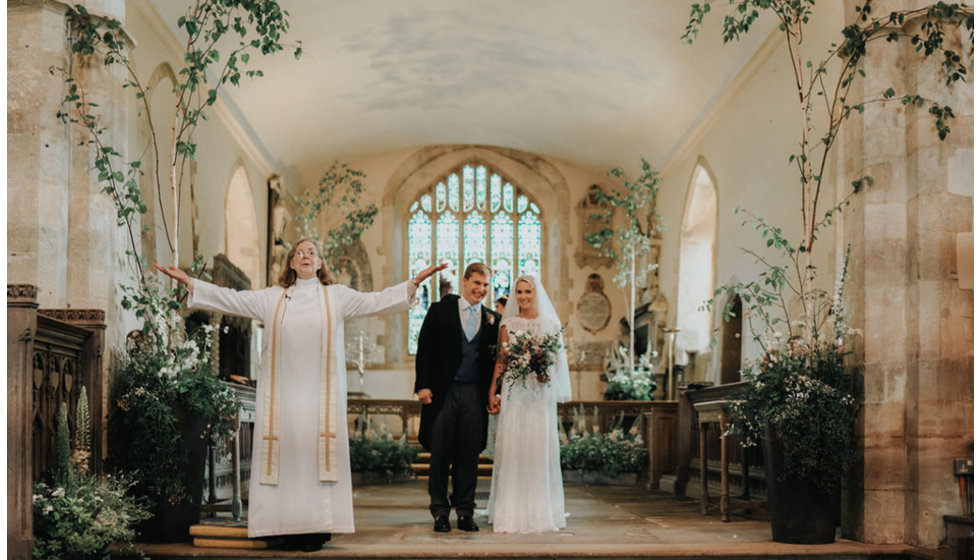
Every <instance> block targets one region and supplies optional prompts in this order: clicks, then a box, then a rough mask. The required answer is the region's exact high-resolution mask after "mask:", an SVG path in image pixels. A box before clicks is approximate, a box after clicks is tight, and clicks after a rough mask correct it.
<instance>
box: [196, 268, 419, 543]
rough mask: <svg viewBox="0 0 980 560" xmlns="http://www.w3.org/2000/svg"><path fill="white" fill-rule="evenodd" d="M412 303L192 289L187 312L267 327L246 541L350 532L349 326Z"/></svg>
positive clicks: (319, 292) (340, 291)
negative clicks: (203, 311)
mask: <svg viewBox="0 0 980 560" xmlns="http://www.w3.org/2000/svg"><path fill="white" fill-rule="evenodd" d="M324 294H326V295H327V299H326V300H325V301H326V305H324ZM414 296H415V285H414V284H412V283H411V282H405V283H402V284H399V285H397V286H393V287H391V288H388V289H386V290H384V291H381V292H373V293H362V292H358V291H355V290H352V289H350V288H348V287H346V286H341V285H331V286H326V287H324V286H322V285H321V284H320V283H319V281H317V280H316V279H315V278H310V279H307V280H297V282H296V284H294V285H293V286H292V287H290V288H288V289H285V290H284V289H283V288H282V287H280V286H273V287H270V288H266V289H263V290H254V291H241V292H238V291H235V290H231V289H228V288H220V287H217V286H215V285H213V284H209V283H207V282H203V281H201V280H195V281H194V293H193V294H192V296H191V298H190V301H189V305H190V306H191V307H195V308H199V309H209V310H213V311H219V312H221V313H228V314H232V315H240V316H243V317H249V318H252V319H255V320H258V321H262V322H263V323H264V324H265V331H264V333H263V335H264V336H263V348H262V374H261V376H260V378H259V380H258V386H257V388H256V424H255V432H254V437H253V441H252V472H251V478H250V480H249V488H248V498H249V499H248V536H249V537H250V538H253V537H263V536H270V535H289V534H299V533H353V532H354V508H353V495H352V491H351V476H350V450H349V448H348V439H347V366H346V358H345V356H344V320H345V319H350V318H353V317H362V316H366V315H379V314H383V313H393V312H397V311H403V310H406V309H408V308H409V307H410V305H411V304H412V303H413V300H414ZM324 328H327V329H328V331H327V333H324ZM324 337H327V339H328V347H329V351H325V350H326V349H325V348H324V345H323V340H324ZM327 356H328V357H329V358H328V359H329V363H323V362H324V360H325V359H326V357H327ZM328 373H329V375H327V374H328ZM270 407H271V408H272V410H270ZM324 409H326V414H328V415H329V416H328V418H327V419H326V421H325V420H324V417H323V415H324ZM325 426H326V430H325V429H324V428H325ZM331 442H332V443H333V445H330V444H331ZM325 461H327V462H326V463H325ZM325 469H328V470H329V472H325Z"/></svg>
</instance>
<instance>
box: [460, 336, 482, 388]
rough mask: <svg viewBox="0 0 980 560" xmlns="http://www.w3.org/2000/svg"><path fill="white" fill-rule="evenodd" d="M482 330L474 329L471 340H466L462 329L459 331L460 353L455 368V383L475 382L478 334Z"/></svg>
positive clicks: (478, 349)
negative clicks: (457, 365)
mask: <svg viewBox="0 0 980 560" xmlns="http://www.w3.org/2000/svg"><path fill="white" fill-rule="evenodd" d="M482 330H483V329H480V330H478V331H476V334H475V335H474V336H473V340H466V333H465V332H463V331H462V329H461V330H460V332H459V337H460V342H459V349H460V352H461V354H460V360H459V367H458V368H456V377H455V380H456V382H457V383H476V376H477V370H478V365H479V364H478V360H479V359H480V335H481V334H483V333H481V332H480V331H482Z"/></svg>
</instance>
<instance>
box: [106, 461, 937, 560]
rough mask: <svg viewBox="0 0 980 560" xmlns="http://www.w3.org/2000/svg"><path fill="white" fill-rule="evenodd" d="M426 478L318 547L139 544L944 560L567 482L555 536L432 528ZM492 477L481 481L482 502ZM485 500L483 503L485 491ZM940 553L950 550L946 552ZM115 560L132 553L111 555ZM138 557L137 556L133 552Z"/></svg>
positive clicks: (384, 491) (158, 555) (171, 548)
mask: <svg viewBox="0 0 980 560" xmlns="http://www.w3.org/2000/svg"><path fill="white" fill-rule="evenodd" d="M425 484H426V482H425V480H424V479H420V480H415V481H411V482H404V483H396V484H388V485H372V486H364V487H357V488H355V489H354V517H355V526H356V529H357V532H355V533H353V534H346V535H335V536H334V538H333V539H332V540H331V542H329V543H327V544H326V545H325V546H324V548H323V549H322V550H320V551H318V552H290V551H276V550H237V549H232V548H196V547H194V546H193V545H192V544H191V543H190V542H187V543H177V544H157V545H142V546H140V548H141V549H142V550H143V551H144V552H145V553H146V554H147V555H149V556H150V557H151V558H154V559H155V560H157V559H159V560H168V559H178V558H197V559H205V560H218V559H221V560H230V559H237V558H481V559H494V558H555V559H557V558H688V557H691V558H694V557H697V558H705V557H708V558H769V559H773V558H777V557H785V556H790V555H792V556H813V557H820V558H821V559H824V560H828V559H845V558H846V559H855V558H882V559H886V558H887V559H897V558H945V557H944V556H942V555H941V554H940V555H936V554H935V551H932V555H926V552H927V551H921V550H917V549H913V548H911V547H909V546H906V545H870V544H863V543H857V542H853V541H848V540H842V539H839V540H838V541H837V542H836V543H834V544H829V545H820V546H804V545H788V544H780V543H775V542H772V539H771V534H770V530H769V523H768V522H767V521H760V520H752V519H748V518H744V517H739V516H733V518H732V520H731V521H730V522H728V523H724V522H722V520H721V517H720V515H719V514H718V510H717V504H715V505H714V507H713V508H712V511H711V512H710V513H709V515H707V516H702V515H701V514H700V504H699V502H698V501H697V500H693V499H683V500H678V499H675V498H674V497H673V496H672V495H669V494H667V493H664V492H660V491H657V490H647V489H645V488H644V487H642V486H593V485H584V484H577V483H575V484H566V485H565V507H566V510H567V511H568V512H569V515H568V525H567V527H566V528H565V529H564V530H562V531H560V532H558V533H547V534H533V535H508V534H495V533H494V532H493V531H492V527H490V526H488V525H487V523H486V516H485V515H484V516H481V515H479V514H478V515H477V516H476V521H477V523H478V524H479V525H480V531H479V532H478V533H465V532H463V531H458V530H455V529H454V530H453V531H452V532H450V533H435V532H433V530H432V520H431V518H430V517H429V513H428V509H427V504H428V496H427V495H426V490H425V488H426V487H425ZM487 490H489V481H481V482H480V487H479V488H478V501H477V508H478V509H479V508H480V507H485V505H486V498H485V492H486V491H487ZM481 495H482V496H484V497H483V499H482V500H481V499H479V498H480V496H481ZM939 552H940V553H942V552H944V551H942V550H940V551H939ZM112 557H113V558H128V556H125V555H121V554H119V553H114V554H113V555H112ZM134 557H135V556H134Z"/></svg>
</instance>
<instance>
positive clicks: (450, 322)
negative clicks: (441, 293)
mask: <svg viewBox="0 0 980 560" xmlns="http://www.w3.org/2000/svg"><path fill="white" fill-rule="evenodd" d="M480 309H481V313H480V331H479V332H478V333H477V336H478V337H480V341H479V345H480V356H479V358H478V359H477V364H478V365H477V367H478V371H477V372H476V383H477V386H478V387H479V390H480V395H481V400H482V404H483V425H482V426H479V427H478V429H479V432H476V433H478V434H482V435H481V436H477V437H482V438H483V439H482V443H481V444H480V448H481V449H482V448H484V447H486V444H487V412H486V406H487V400H488V399H487V397H488V393H489V391H490V379H491V376H492V375H493V365H494V361H495V360H496V352H495V347H496V345H497V332H498V330H499V327H500V315H499V314H497V313H496V312H494V311H491V310H490V309H489V308H487V307H486V306H484V305H481V306H480ZM462 337H463V326H462V325H461V324H460V322H459V296H458V295H454V294H453V295H447V296H446V297H444V298H442V299H441V300H439V301H438V302H437V303H435V304H433V305H432V307H430V308H429V312H428V313H426V315H425V320H424V321H423V322H422V329H421V330H420V331H419V344H418V351H417V352H416V354H415V392H419V391H421V390H422V389H429V390H431V391H432V404H428V405H423V406H422V418H421V420H420V422H419V443H421V444H422V447H424V448H425V449H426V450H431V448H430V446H429V443H430V437H429V434H430V431H431V428H432V422H433V421H434V420H435V418H436V416H437V415H438V414H439V409H440V408H441V407H442V403H443V401H444V399H445V397H446V390H447V389H448V387H449V385H450V383H452V381H453V378H454V377H455V375H456V369H457V368H458V367H459V363H460V360H461V359H462V349H461V347H460V343H461V341H462Z"/></svg>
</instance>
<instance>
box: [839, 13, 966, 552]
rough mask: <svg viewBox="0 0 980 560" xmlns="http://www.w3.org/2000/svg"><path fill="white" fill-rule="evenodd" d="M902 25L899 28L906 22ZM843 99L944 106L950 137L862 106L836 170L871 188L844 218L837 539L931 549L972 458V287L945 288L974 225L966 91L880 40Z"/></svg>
mask: <svg viewBox="0 0 980 560" xmlns="http://www.w3.org/2000/svg"><path fill="white" fill-rule="evenodd" d="M916 24H917V23H916V22H910V23H908V25H916ZM880 43H881V44H880V45H875V46H874V47H873V50H871V51H870V52H869V55H870V56H869V58H868V59H867V61H866V68H867V70H868V79H867V80H864V81H862V82H860V83H859V84H857V86H858V87H860V88H862V90H863V91H855V92H852V95H854V97H855V98H864V99H867V98H871V97H875V96H876V95H880V92H881V91H883V90H884V89H886V88H887V87H895V88H896V90H898V89H899V88H905V89H906V91H908V92H909V93H913V94H914V93H918V94H920V95H922V96H924V97H928V98H931V99H936V100H937V101H940V102H941V103H943V104H949V105H950V106H952V107H953V108H954V110H955V111H956V113H957V119H956V121H955V122H954V123H953V130H952V134H951V135H950V136H949V137H947V139H946V140H945V141H944V142H940V141H939V139H938V138H937V136H936V130H935V128H934V125H933V120H934V119H933V118H932V117H931V116H930V115H929V114H928V113H927V112H926V111H924V110H917V111H908V112H907V111H905V110H904V108H903V107H902V106H901V105H899V104H897V103H891V104H887V105H876V106H871V107H869V109H868V111H866V112H865V113H864V115H863V116H859V117H857V118H855V119H853V120H852V122H851V123H850V124H849V125H848V127H847V130H846V137H845V138H844V141H845V143H846V144H845V149H844V151H845V152H846V154H847V156H846V161H845V170H844V171H845V174H846V175H847V177H848V179H849V180H850V179H853V178H856V177H859V176H863V175H871V176H873V177H874V178H875V182H874V185H873V186H872V187H871V188H870V189H868V190H867V192H865V193H864V194H863V195H862V196H860V197H858V198H857V199H856V203H855V204H854V205H852V208H851V209H850V210H849V211H847V212H846V213H845V218H844V227H845V238H846V239H847V241H848V242H849V243H851V246H852V266H851V276H850V279H849V287H848V290H849V292H848V297H849V300H850V305H849V307H850V309H852V310H853V316H852V323H853V325H854V326H855V327H857V328H859V329H861V330H862V331H863V332H864V337H863V339H860V340H859V341H858V342H857V344H856V346H855V354H854V356H853V358H854V362H855V363H856V364H863V366H861V367H859V368H858V374H859V385H860V387H861V389H862V391H863V395H862V398H863V402H864V406H863V409H862V411H861V415H860V419H859V427H858V434H859V442H860V446H859V447H860V449H861V457H860V462H859V464H858V465H857V467H856V468H855V470H854V473H853V476H852V478H851V480H850V481H849V483H848V488H847V491H846V492H845V512H844V520H843V523H844V534H845V535H846V536H851V537H853V538H856V539H858V540H861V541H865V542H875V543H886V542H888V543H895V542H906V543H910V544H915V545H921V546H928V547H935V546H937V545H938V544H939V542H940V540H941V539H942V537H943V531H944V529H943V519H942V516H943V515H944V514H957V513H960V512H959V509H960V505H959V504H960V502H959V495H958V487H957V482H956V478H955V477H954V476H953V473H952V462H953V459H955V458H957V457H967V456H972V443H973V430H972V421H973V420H972V418H973V404H972V401H973V383H972V379H973V377H972V369H973V329H972V320H973V316H972V311H971V310H972V308H973V292H972V290H961V289H959V287H958V286H957V281H956V272H957V264H956V260H955V236H956V233H957V232H961V231H971V230H972V220H973V211H972V207H973V201H972V187H968V185H972V165H964V164H963V163H962V162H963V160H966V161H970V160H972V146H973V138H972V133H971V131H972V129H973V115H972V113H973V109H972V86H971V87H962V88H957V89H956V91H955V92H954V91H953V90H951V89H949V88H947V87H945V86H943V85H942V82H941V75H940V74H939V73H938V71H937V68H936V66H934V65H924V64H920V61H919V60H918V59H917V57H916V53H915V52H914V51H913V50H912V49H907V50H902V49H898V48H896V47H895V45H894V44H889V43H884V42H883V41H882V42H880Z"/></svg>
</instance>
